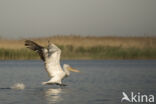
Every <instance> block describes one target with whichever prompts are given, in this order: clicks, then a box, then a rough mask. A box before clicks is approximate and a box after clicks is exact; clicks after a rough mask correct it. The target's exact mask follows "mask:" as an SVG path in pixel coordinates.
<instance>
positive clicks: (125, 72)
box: [0, 60, 156, 104]
mask: <svg viewBox="0 0 156 104" xmlns="http://www.w3.org/2000/svg"><path fill="white" fill-rule="evenodd" d="M61 63H62V64H64V63H67V64H70V65H71V66H72V67H74V68H77V69H79V70H80V71H81V73H72V74H71V76H70V77H68V78H66V79H65V80H64V83H65V84H67V85H68V86H66V87H63V88H60V87H59V86H55V85H54V86H51V85H47V86H42V85H41V82H43V81H47V80H49V78H48V76H47V73H46V72H45V70H44V66H43V63H42V62H41V61H0V104H119V103H121V102H120V101H121V98H122V92H123V91H124V92H131V91H133V92H141V93H146V94H148V93H150V94H154V95H156V60H153V61H139V60H137V61H129V60H126V61H119V60H117V61H108V60H107V61H62V62H61ZM17 82H22V83H24V84H25V85H26V88H25V89H24V90H13V89H9V87H10V86H11V85H13V84H14V83H17Z"/></svg>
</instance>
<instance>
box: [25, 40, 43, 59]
mask: <svg viewBox="0 0 156 104" xmlns="http://www.w3.org/2000/svg"><path fill="white" fill-rule="evenodd" d="M25 46H26V47H27V48H29V49H31V50H33V51H35V52H37V53H38V54H39V55H40V58H41V59H42V60H43V61H45V55H44V49H45V48H44V47H42V46H40V45H38V44H37V43H35V42H33V41H31V40H26V41H25Z"/></svg>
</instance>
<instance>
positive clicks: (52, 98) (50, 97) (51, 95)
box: [45, 88, 62, 104]
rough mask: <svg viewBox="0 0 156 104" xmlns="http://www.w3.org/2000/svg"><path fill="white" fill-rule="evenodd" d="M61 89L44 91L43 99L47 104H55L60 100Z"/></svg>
mask: <svg viewBox="0 0 156 104" xmlns="http://www.w3.org/2000/svg"><path fill="white" fill-rule="evenodd" d="M61 93H62V89H61V88H57V89H56V88H55V89H54V88H50V89H47V90H46V91H45V97H46V100H47V101H48V103H49V104H51V103H56V102H59V101H61V100H62V97H61Z"/></svg>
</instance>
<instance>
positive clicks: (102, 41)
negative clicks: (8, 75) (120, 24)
mask: <svg viewBox="0 0 156 104" xmlns="http://www.w3.org/2000/svg"><path fill="white" fill-rule="evenodd" d="M24 40H25V39H21V40H6V39H1V40H0V59H1V60H13V59H17V60H18V59H20V60H24V59H39V56H38V55H37V54H36V53H35V52H33V51H31V50H29V49H26V48H25V46H24ZM31 40H34V41H36V42H37V43H40V44H41V45H44V46H46V45H47V40H50V41H51V42H53V43H55V44H56V45H58V47H60V48H61V49H62V56H61V58H62V59H156V38H155V37H80V36H54V37H46V38H35V39H31Z"/></svg>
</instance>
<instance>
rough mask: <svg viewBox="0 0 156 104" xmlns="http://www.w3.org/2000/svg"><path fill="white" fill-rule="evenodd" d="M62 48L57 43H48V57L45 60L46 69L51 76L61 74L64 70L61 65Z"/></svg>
mask: <svg viewBox="0 0 156 104" xmlns="http://www.w3.org/2000/svg"><path fill="white" fill-rule="evenodd" d="M60 56H61V49H60V48H58V47H57V46H56V45H55V44H51V43H49V44H48V57H47V59H46V62H45V66H46V70H47V72H48V74H49V76H50V77H54V76H60V74H62V73H63V70H62V68H61V66H60Z"/></svg>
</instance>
